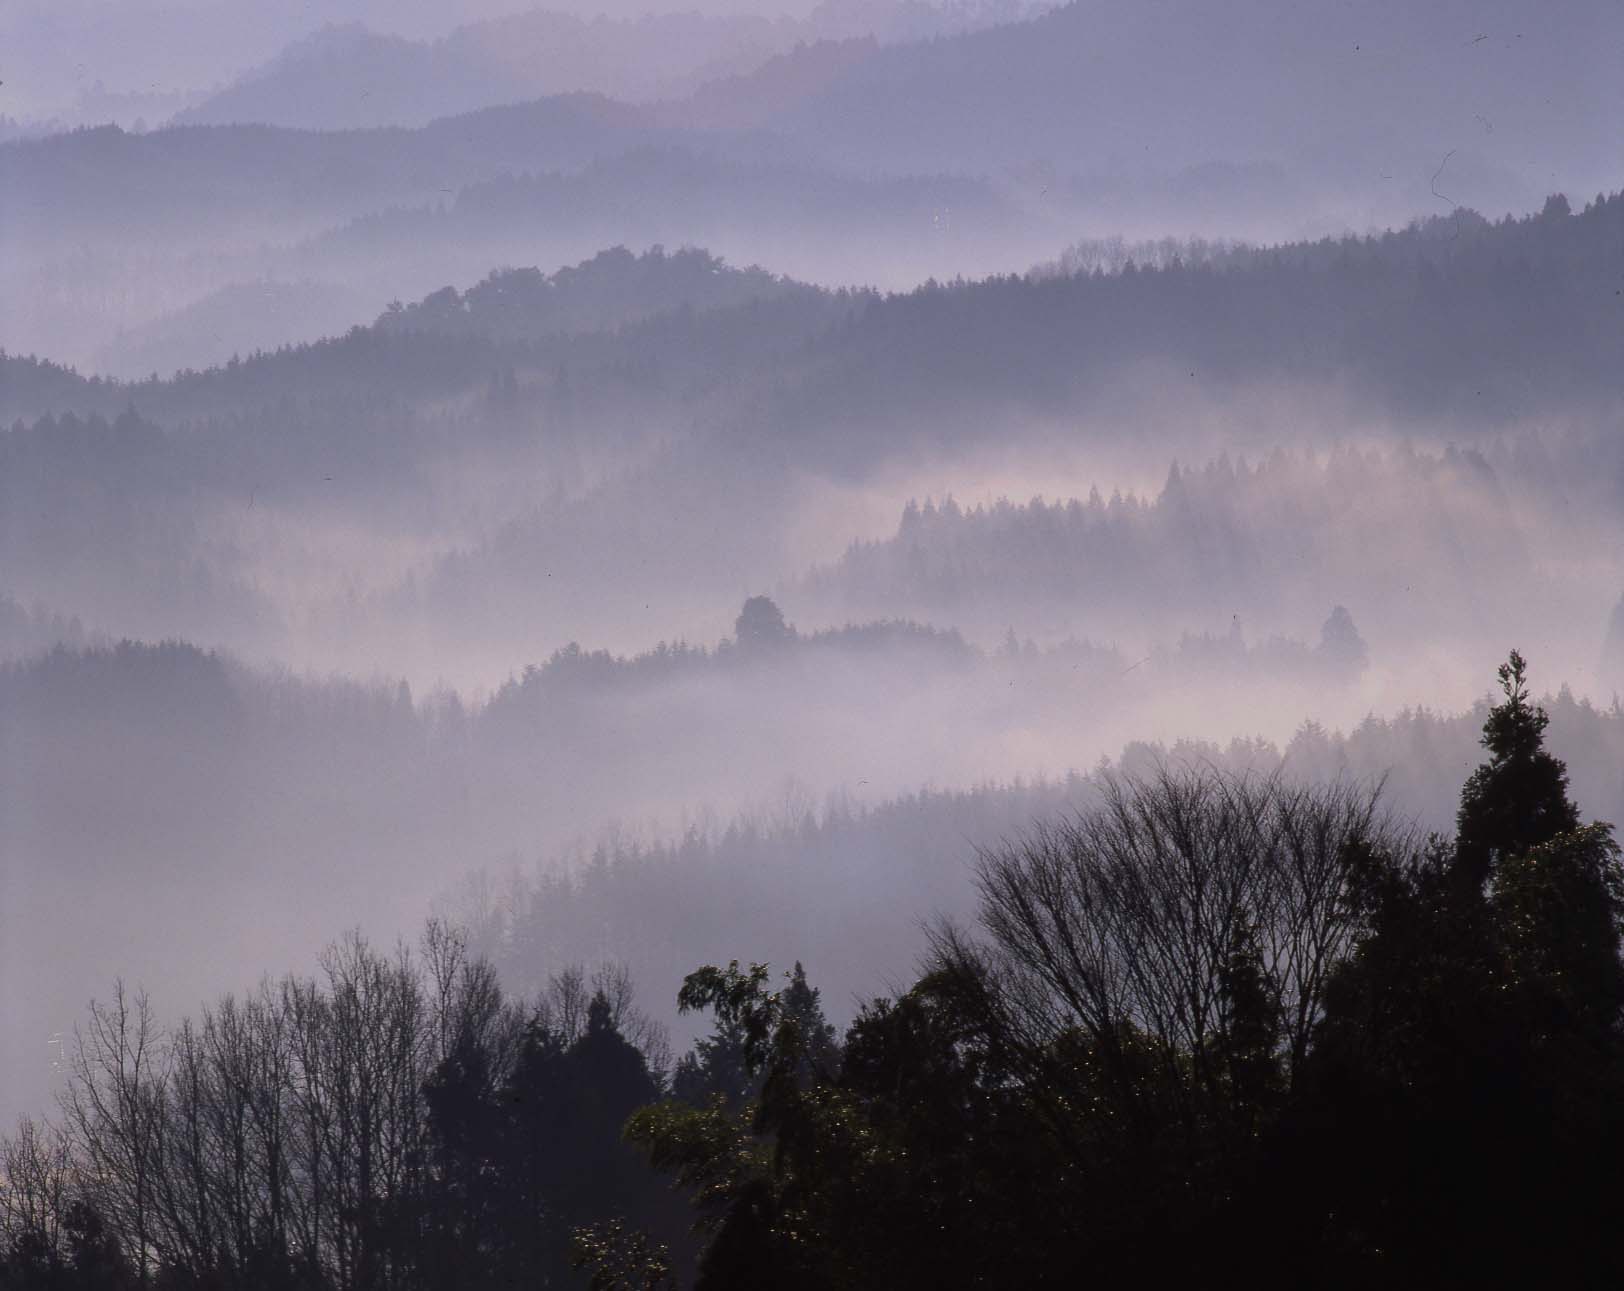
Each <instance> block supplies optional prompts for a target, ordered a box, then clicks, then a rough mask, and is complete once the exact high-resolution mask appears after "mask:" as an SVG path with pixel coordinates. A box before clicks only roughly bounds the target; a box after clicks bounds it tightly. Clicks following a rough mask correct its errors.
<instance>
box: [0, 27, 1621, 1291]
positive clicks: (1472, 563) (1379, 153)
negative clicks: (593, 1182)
mask: <svg viewBox="0 0 1624 1291" xmlns="http://www.w3.org/2000/svg"><path fill="white" fill-rule="evenodd" d="M115 8H117V9H118V12H117V13H113V12H111V11H109V12H107V13H106V14H101V13H100V12H99V9H98V7H97V6H94V5H91V4H90V3H89V0H64V3H62V4H61V5H60V6H48V5H45V4H44V3H42V2H41V0H20V3H19V5H18V7H17V8H16V9H14V10H12V11H10V12H8V13H7V14H5V15H0V46H3V47H5V48H7V49H17V50H21V51H23V54H22V56H21V57H20V59H19V62H21V63H22V64H23V65H22V66H17V65H14V64H13V63H10V62H8V64H7V65H6V66H5V67H4V68H3V69H0V82H3V83H0V115H3V118H4V119H3V120H0V140H4V141H3V142H0V1116H4V1117H7V1118H9V1117H11V1116H12V1115H13V1114H15V1113H20V1112H24V1111H28V1112H38V1111H39V1110H41V1109H42V1108H44V1107H46V1106H48V1105H49V1103H50V1100H51V1097H52V1094H53V1091H56V1090H59V1089H60V1088H62V1081H63V1072H62V1066H61V1051H60V1042H61V1041H62V1038H63V1037H64V1036H66V1035H69V1034H71V1032H72V1028H73V1025H74V1022H75V1020H76V1019H78V1018H79V1017H80V1016H81V1011H82V1009H83V1007H84V1005H85V1003H86V1000H87V999H88V998H89V997H90V996H92V995H97V994H99V995H103V996H104V995H105V992H106V989H107V986H108V984H109V983H110V982H111V981H112V980H114V979H115V978H119V977H123V978H127V979H129V980H130V981H139V982H143V983H145V984H146V985H148V986H150V987H151V988H152V990H153V993H154V997H155V999H156V1000H157V1002H158V1008H159V1009H160V1010H161V1011H162V1012H163V1014H164V1015H165V1016H166V1017H168V1016H176V1017H178V1016H180V1015H181V1014H182V1013H183V1012H184V1011H185V1010H187V1009H190V1008H193V1007H194V1006H195V1004H196V1001H197V1000H198V999H199V998H200V997H202V996H203V995H204V994H205V993H206V992H205V986H206V988H207V993H213V992H217V991H221V990H225V991H249V990H251V989H252V988H253V984H254V982H255V981H256V980H259V979H260V977H261V975H262V974H267V973H268V974H272V975H273V976H277V975H280V974H281V973H282V972H283V971H285V970H287V969H288V968H290V967H292V966H295V965H298V964H302V963H304V962H305V961H306V960H308V959H309V958H311V957H313V956H315V955H316V954H317V953H318V951H319V948H320V947H322V946H324V945H327V944H329V943H330V942H331V941H332V940H333V939H334V938H335V937H338V936H340V935H341V934H342V933H343V930H344V929H346V928H354V927H362V928H364V929H365V931H366V933H367V935H368V936H370V937H372V938H373V939H374V940H375V941H376V942H377V944H380V945H383V944H387V943H388V942H389V941H390V940H391V939H393V938H395V937H397V936H404V935H407V934H408V933H415V930H416V928H417V927H418V926H419V924H420V923H421V920H422V919H423V917H424V916H425V915H427V914H428V913H430V912H431V911H435V912H438V913H440V914H441V915H444V916H445V917H446V918H447V919H449V920H450V921H451V922H452V923H454V924H455V925H456V926H457V927H458V928H460V929H462V930H463V931H464V933H465V934H466V937H467V944H468V948H469V950H470V952H471V953H472V954H474V955H480V954H483V955H484V956H486V957H488V959H489V961H490V963H491V964H492V965H494V968H493V969H492V970H491V971H493V972H494V973H495V974H497V975H498V976H499V977H500V979H501V980H502V982H503V983H504V986H505V988H506V989H507V990H508V991H509V994H510V997H511V998H512V999H518V998H519V997H520V996H521V995H524V994H526V993H536V992H545V991H546V990H549V989H551V987H550V986H549V985H548V984H549V983H550V982H553V981H555V980H561V979H559V978H558V975H559V974H561V973H564V974H566V975H567V971H568V970H569V969H570V968H571V967H572V966H579V965H589V966H590V965H603V964H614V963H620V964H622V965H623V966H624V968H625V969H626V970H627V971H629V973H630V974H631V977H632V978H635V980H636V981H637V982H638V984H639V989H647V990H648V991H649V992H651V994H650V995H649V996H648V997H647V998H643V997H639V1003H640V1006H641V1008H642V1009H643V1010H644V1014H640V1015H639V1016H643V1017H644V1018H645V1021H647V1022H648V1023H649V1025H650V1027H652V1028H655V1029H657V1024H664V1025H669V1026H671V1027H672V1028H674V1033H675V1034H676V1036H677V1038H678V1040H679V1042H680V1043H686V1042H687V1041H688V1040H691V1039H693V1038H694V1037H695V1036H696V1035H697V1034H698V1032H697V1031H695V1030H694V1025H695V1023H694V1020H693V1018H692V1016H690V1015H688V1014H679V1013H678V1012H677V1011H676V1009H675V1007H674V1003H673V1002H674V1000H675V991H676V988H677V986H678V985H679V984H680V983H681V981H682V979H683V977H684V975H685V974H686V973H689V972H691V971H693V970H694V969H695V968H697V967H699V966H700V965H702V964H705V963H713V964H717V965H720V964H724V963H728V962H730V961H732V960H739V961H740V962H750V961H751V960H752V958H753V957H757V956H759V957H760V958H761V959H762V960H763V961H765V960H768V959H771V960H772V961H773V963H774V964H775V965H776V966H778V967H787V964H788V963H790V962H794V960H795V958H796V957H801V958H804V959H805V960H806V961H807V965H808V968H809V969H814V970H815V972H816V975H817V977H818V980H819V981H820V982H821V983H822V985H823V988H824V990H825V996H824V1002H825V1006H826V1007H827V1008H828V1010H829V1014H830V1017H831V1019H833V1020H834V1021H835V1022H836V1023H839V1024H841V1025H843V1024H844V1023H845V1022H846V1021H848V1020H850V1019H851V1018H852V1017H853V1016H854V1015H855V1014H856V1013H857V1011H858V1006H859V1002H860V1001H868V1000H872V999H873V998H874V996H875V995H876V993H878V992H888V991H891V990H892V988H893V987H894V986H900V984H901V983H903V982H904V981H906V980H911V977H910V975H911V974H913V973H914V971H915V969H916V968H917V966H918V963H919V956H920V955H921V954H923V953H924V952H925V949H926V944H927V943H926V938H925V936H924V934H923V932H922V927H923V925H924V923H925V922H926V921H928V920H932V919H934V918H936V917H937V916H945V917H949V918H953V919H958V920H968V919H970V918H972V917H974V915H975V912H976V909H977V900H978V897H977V889H976V886H975V881H974V878H973V868H974V866H975V863H976V858H977V856H978V855H980V854H983V849H989V848H996V847H998V846H1000V845H1003V844H1005V843H1007V842H1008V841H1009V840H1011V839H1018V838H1021V837H1023V836H1024V833H1023V831H1026V830H1028V829H1029V828H1032V827H1034V825H1035V823H1037V822H1041V821H1054V820H1059V819H1070V818H1075V813H1077V812H1079V811H1085V810H1091V809H1093V808H1094V807H1097V806H1098V804H1099V803H1100V802H1101V801H1102V799H1101V794H1102V793H1103V792H1105V786H1106V785H1107V783H1108V778H1107V773H1108V772H1116V773H1127V774H1139V773H1143V774H1150V773H1151V772H1152V771H1153V770H1154V769H1155V768H1157V767H1165V766H1169V765H1175V766H1182V767H1187V768H1190V767H1193V768H1206V769H1207V770H1208V771H1211V772H1214V773H1218V772H1221V773H1223V774H1225V775H1229V774H1233V775H1234V776H1236V777H1239V779H1237V780H1235V781H1234V782H1233V783H1235V784H1240V783H1243V782H1245V783H1255V784H1265V783H1266V784H1269V785H1271V786H1277V785H1302V786H1309V785H1317V786H1324V785H1326V784H1334V785H1339V786H1341V788H1340V789H1338V790H1337V791H1338V792H1353V789H1352V788H1351V786H1358V787H1359V791H1360V792H1363V790H1364V788H1367V787H1370V786H1375V785H1378V784H1380V785H1382V786H1383V788H1382V793H1383V794H1384V795H1385V796H1384V798H1383V799H1382V801H1383V804H1384V807H1385V808H1388V809H1390V810H1391V811H1392V813H1394V816H1395V818H1397V819H1398V820H1399V821H1400V822H1401V823H1404V824H1405V826H1406V827H1409V826H1414V828H1415V829H1416V830H1432V829H1438V830H1448V829H1449V828H1450V827H1451V825H1452V823H1453V822H1454V821H1455V820H1456V814H1455V813H1456V808H1457V805H1458V803H1459V801H1460V794H1461V785H1462V782H1463V780H1465V778H1466V777H1467V776H1468V775H1469V774H1470V773H1471V772H1472V769H1473V768H1474V767H1475V766H1477V765H1478V764H1479V763H1480V762H1481V761H1482V760H1483V749H1482V748H1481V747H1480V744H1479V735H1480V732H1481V730H1482V728H1483V726H1484V723H1485V721H1486V720H1489V719H1490V710H1489V709H1488V706H1487V705H1486V703H1485V702H1484V700H1483V695H1484V692H1485V688H1486V686H1487V685H1488V684H1489V682H1490V681H1491V679H1492V678H1493V676H1494V675H1495V674H1494V671H1493V670H1494V668H1495V667H1496V666H1497V665H1498V664H1500V662H1501V661H1502V660H1504V659H1505V658H1506V656H1507V651H1508V650H1509V649H1510V648H1511V647H1513V646H1515V647H1516V648H1517V649H1519V650H1521V651H1523V652H1525V653H1526V654H1527V655H1528V657H1529V658H1530V659H1532V660H1533V661H1534V663H1535V667H1536V671H1535V673H1534V676H1535V678H1536V681H1537V686H1538V690H1539V693H1542V694H1545V696H1546V698H1545V699H1544V700H1543V701H1542V702H1543V703H1544V704H1545V705H1546V707H1547V708H1548V709H1549V714H1550V725H1549V730H1548V733H1546V734H1547V735H1548V741H1549V746H1550V748H1551V750H1552V751H1553V752H1554V753H1555V754H1556V755H1557V756H1560V757H1562V758H1565V759H1567V761H1568V764H1569V766H1570V768H1571V790H1572V794H1573V797H1574V800H1575V802H1576V803H1577V804H1578V809H1580V810H1582V812H1583V815H1584V818H1585V819H1592V818H1599V819H1603V820H1605V819H1617V818H1618V813H1619V812H1620V811H1621V810H1624V713H1621V710H1620V708H1619V700H1618V696H1619V695H1620V694H1624V523H1621V521H1624V434H1621V431H1624V420H1621V419H1624V366H1621V364H1620V356H1621V355H1624V190H1621V185H1624V173H1621V170H1620V166H1619V161H1620V155H1619V151H1618V141H1617V134H1618V131H1617V123H1618V122H1619V121H1621V120H1624V80H1620V78H1618V77H1617V76H1616V75H1615V74H1614V72H1615V70H1616V69H1615V68H1614V67H1613V64H1614V63H1615V62H1616V61H1617V60H1616V51H1617V49H1618V48H1619V47H1620V40H1621V38H1624V14H1621V13H1620V11H1619V10H1618V9H1617V7H1616V6H1614V5H1608V4H1596V3H1585V2H1583V0H1559V3H1556V4H1555V5H1545V6H1534V5H1531V4H1527V3H1524V2H1523V0H1491V2H1490V3H1486V4H1485V3H1479V2H1474V3H1471V4H1467V3H1464V0H1443V2H1442V3H1438V4H1434V5H1428V6H1413V5H1410V6H1406V5H1400V4H1393V3H1388V0H1368V2H1362V3H1359V4H1344V3H1334V2H1333V0H1312V2H1311V3H1308V4H1306V5H1303V4H1299V5H1289V4H1285V3H1283V2H1280V0H1249V3H1246V4H1242V5H1233V6H1226V7H1222V8H1218V7H1214V6H1211V5H1204V4H1200V3H1197V2H1196V0H1149V2H1148V3H1127V2H1126V0H1103V2H1100V3H1092V2H1084V0H1078V2H1076V3H1071V4H1065V5H1050V4H1042V3H1029V2H1027V0H979V2H974V3H969V2H967V3H941V4H926V3H922V2H919V0H825V2H824V3H822V4H820V5H817V6H816V7H815V8H813V7H811V6H809V5H808V6H802V7H801V8H800V9H793V7H792V6H791V5H790V4H789V3H787V0H786V3H785V4H783V5H780V6H778V7H777V8H774V9H772V10H771V11H770V12H768V11H766V10H763V12H761V13H753V12H751V13H745V12H732V13H729V12H723V10H724V9H725V8H726V6H725V5H723V4H719V3H718V4H709V3H700V4H699V5H698V7H697V9H696V11H695V12H691V13H690V12H683V13H675V12H661V13H651V14H642V13H640V12H637V11H636V10H637V6H636V5H634V4H623V5H615V4H613V3H611V2H610V0H604V4H603V5H601V6H599V7H598V8H596V9H591V10H589V9H587V8H586V7H584V6H578V7H577V8H576V9H569V10H568V11H566V9H564V8H561V9H559V10H558V11H553V10H542V9H526V8H525V6H524V4H523V2H522V0H519V3H508V2H507V0H473V2H471V3H466V4H462V5H459V6H453V10H454V12H450V13H448V12H447V10H446V8H445V6H442V5H439V4H435V3H430V2H429V0H402V2H401V3H396V4H386V3H383V0H341V3H337V4H334V5H331V6H328V7H327V8H325V9H324V10H323V13H322V15H321V17H322V18H323V19H328V20H330V24H331V25H328V26H324V27H321V28H320V29H317V30H312V25H313V24H312V18H311V15H310V13H309V12H308V9H309V7H308V6H307V5H304V4H302V3H295V0H267V2H266V3H263V4H259V5H248V4H243V3H238V2H237V0H229V2H228V0H188V2H187V3H186V4H184V5H171V4H169V3H168V2H167V0H131V3H130V4H129V5H128V6H127V7H126V6H115ZM92 17H94V18H95V20H96V21H95V24H92V23H91V21H90V19H91V18H92ZM92 25H94V26H95V30H94V31H92V30H91V27H92ZM181 34H184V35H186V36H188V37H189V39H190V43H188V42H187V41H183V40H181V39H180V35H181ZM70 38H71V39H70ZM74 41H77V42H80V43H79V44H78V45H77V46H73V47H74V48H77V49H78V50H79V53H78V54H77V55H76V56H74V57H72V58H69V53H71V49H70V46H72V43H73V42H74ZM31 52H37V57H32V58H30V57H29V54H30V53H31ZM10 57H18V56H16V55H11V56H10ZM81 59H82V61H83V66H84V71H83V73H82V74H81V73H80V72H79V70H78V66H79V63H80V60H81ZM65 60H66V61H65ZM121 63H123V64H124V66H120V64H121ZM14 76H16V77H17V78H18V79H17V80H16V82H15V83H14V82H13V77H14ZM93 78H95V79H93ZM97 80H99V81H100V84H99V85H98V84H97ZM7 95H9V96H10V97H4V96H7ZM137 112H139V113H140V114H141V115H142V116H143V117H144V118H145V120H144V121H143V123H142V128H139V129H137V128H136V126H135V123H134V114H136V113H137ZM113 118H117V120H118V123H117V124H114V123H111V122H112V119H113ZM53 121H54V122H55V124H53ZM68 124H71V126H72V127H73V128H58V127H59V126H63V125H68ZM1497 711H1498V710H1497ZM1543 730H1544V728H1543V727H1542V728H1541V731H1542V732H1543ZM1246 777H1253V778H1254V779H1253V780H1250V781H1248V780H1246ZM1225 783H1229V782H1225ZM1272 791H1273V790H1272V789H1271V792H1272ZM1564 792H1565V791H1564ZM448 926H449V925H448ZM1226 953H1228V952H1227V951H1226ZM1237 953H1238V952H1237ZM1226 962H1228V961H1226ZM775 971H776V970H775ZM492 980H495V979H494V978H493V979H492ZM583 980H584V979H583ZM803 985H804V980H803ZM630 989H631V988H630V987H629V986H627V987H626V990H627V991H629V990H630ZM583 998H584V997H583ZM628 1000H629V996H628V997H627V998H625V999H621V1000H620V1004H621V1005H622V1006H627V1007H629V1005H628ZM576 1003H578V1004H579V1003H581V1001H576ZM622 1014H624V1016H626V1017H629V1016H631V1015H630V1014H628V1013H625V1009H624V1008H623V1009H622ZM514 1016H517V1014H515V1015H514ZM538 1016H539V1015H538ZM617 1016H621V1015H617ZM601 1020H602V1019H601V1018H600V1021H601ZM616 1025H617V1026H618V1025H619V1022H617V1023H616ZM584 1026H585V1023H582V1027H584ZM577 1032H579V1034H577ZM177 1034H178V1032H177ZM517 1034H518V1031H515V1035H517ZM539 1034H540V1033H539V1032H537V1035H539ZM561 1034H562V1033H561ZM570 1034H571V1037H572V1038H571V1041H570V1045H571V1046H573V1045H574V1044H575V1043H576V1042H578V1041H580V1040H581V1037H582V1035H584V1034H586V1032H585V1031H583V1030H581V1028H579V1027H578V1028H576V1031H572V1032H571V1033H570ZM648 1034H653V1031H652V1030H651V1031H649V1032H648ZM53 1037H55V1039H54V1040H53ZM537 1043H538V1044H540V1043H542V1042H541V1041H539V1040H538V1041H537ZM547 1043H551V1042H550V1041H548V1042H547ZM53 1044H55V1045H57V1047H56V1048H53ZM567 1047H568V1046H566V1048H567ZM570 1051H571V1052H573V1049H571V1050H570ZM538 1052H539V1050H538ZM549 1052H550V1051H549ZM560 1052H563V1050H561V1051H560ZM696 1052H699V1051H697V1050H696ZM668 1056H669V1055H668ZM695 1061H697V1059H695ZM413 1070H414V1071H415V1070H416V1069H415V1068H413ZM644 1074H645V1075H647V1074H648V1073H646V1072H645V1073H644ZM690 1074H692V1073H691V1072H690ZM664 1080H665V1074H664V1073H661V1074H660V1075H659V1080H658V1081H657V1082H656V1084H658V1083H659V1082H660V1081H664ZM495 1081H496V1076H494V1075H493V1076H492V1077H491V1082H489V1083H491V1085H492V1088H495V1087H496V1084H495V1083H494V1082H495ZM424 1087H425V1088H426V1086H424ZM673 1088H674V1086H673ZM419 1092H420V1090H419V1089H416V1088H414V1089H413V1090H412V1091H411V1094H410V1096H411V1097H413V1098H415V1097H417V1095H418V1093H419ZM667 1092H669V1091H667ZM831 1105H832V1104H831ZM616 1143H617V1144H618V1140H616ZM5 1150H7V1149H6V1148H5V1141H3V1140H0V1170H4V1169H5V1168H7V1167H6V1166H5V1161H4V1151H5ZM617 1150H618V1149H617ZM436 1168H437V1167H436ZM0 1201H3V1198H0ZM0 1212H5V1207H4V1205H0ZM8 1222H10V1221H9V1220H8V1219H6V1218H5V1213H0V1230H3V1229H4V1224H5V1223H8ZM5 1231H9V1230H5ZM64 1231H66V1230H64ZM10 1258H11V1253H10V1251H9V1248H5V1249H0V1284H4V1283H5V1277H4V1272H5V1269H6V1263H5V1262H6V1261H7V1260H8V1259H10ZM155 1258H156V1257H155ZM357 1291H360V1287H359V1284H358V1286H357Z"/></svg>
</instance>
